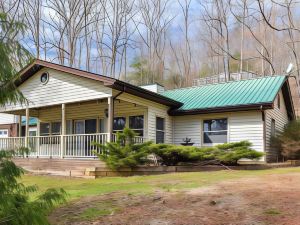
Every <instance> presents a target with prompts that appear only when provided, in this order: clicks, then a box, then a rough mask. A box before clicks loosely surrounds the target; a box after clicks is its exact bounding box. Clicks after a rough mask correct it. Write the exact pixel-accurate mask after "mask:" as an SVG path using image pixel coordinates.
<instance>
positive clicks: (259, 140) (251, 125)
mask: <svg viewBox="0 0 300 225" xmlns="http://www.w3.org/2000/svg"><path fill="white" fill-rule="evenodd" d="M216 118H227V119H228V137H227V139H228V140H227V141H228V142H239V141H243V140H248V141H250V142H251V143H252V144H253V148H254V149H255V150H257V151H260V152H263V151H264V140H263V136H264V134H263V121H262V113H261V112H259V111H248V112H232V113H220V114H203V115H193V116H177V117H174V137H173V138H174V144H180V143H182V139H183V138H185V137H189V138H191V139H192V140H191V141H192V142H194V145H196V146H204V144H203V128H202V126H203V120H205V119H216Z"/></svg>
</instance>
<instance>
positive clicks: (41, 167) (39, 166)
mask: <svg viewBox="0 0 300 225" xmlns="http://www.w3.org/2000/svg"><path fill="white" fill-rule="evenodd" d="M13 161H14V162H15V164H16V165H17V166H19V167H22V168H23V169H25V170H27V171H29V172H31V173H34V174H40V175H57V176H72V177H86V176H85V170H86V169H87V168H91V167H105V164H104V162H101V161H100V160H99V159H43V158H15V159H14V160H13Z"/></svg>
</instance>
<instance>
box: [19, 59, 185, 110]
mask: <svg viewBox="0 0 300 225" xmlns="http://www.w3.org/2000/svg"><path fill="white" fill-rule="evenodd" d="M43 68H51V69H54V70H57V71H61V72H65V73H69V74H71V75H74V76H80V77H85V78H88V79H92V80H95V81H100V82H103V84H104V86H106V87H109V88H112V89H115V90H118V91H121V92H125V93H128V94H132V95H135V96H139V97H142V98H144V99H148V100H150V101H154V102H157V103H160V104H163V105H166V106H169V107H171V108H178V107H180V106H182V105H183V104H182V103H181V102H178V101H176V100H174V99H172V98H168V97H166V96H163V95H160V94H157V93H154V92H152V91H148V90H146V89H144V88H141V87H138V86H135V85H132V84H129V83H126V82H124V81H121V80H118V79H115V78H111V77H107V76H104V75H100V74H95V73H91V72H87V71H83V70H79V69H75V68H71V67H67V66H63V65H59V64H55V63H51V62H47V61H43V60H39V59H36V60H34V61H33V62H32V63H30V64H29V65H28V66H26V67H25V68H24V69H23V70H21V71H20V72H19V74H20V76H19V78H18V79H17V80H16V82H15V83H16V85H17V86H19V85H21V84H22V83H24V82H25V81H26V80H27V79H29V78H30V77H31V76H33V75H34V74H35V73H37V72H38V71H40V70H41V69H43Z"/></svg>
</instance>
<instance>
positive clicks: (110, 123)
mask: <svg viewBox="0 0 300 225" xmlns="http://www.w3.org/2000/svg"><path fill="white" fill-rule="evenodd" d="M113 101H114V99H113V97H108V118H107V123H108V124H107V132H108V139H107V141H112V133H113V123H114V102H113Z"/></svg>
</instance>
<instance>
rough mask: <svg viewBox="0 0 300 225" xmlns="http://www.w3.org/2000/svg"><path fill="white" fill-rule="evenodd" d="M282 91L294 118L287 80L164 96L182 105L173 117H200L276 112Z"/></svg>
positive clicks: (255, 81) (211, 87)
mask: <svg viewBox="0 0 300 225" xmlns="http://www.w3.org/2000/svg"><path fill="white" fill-rule="evenodd" d="M282 87H284V88H283V92H284V96H285V101H286V103H287V107H288V110H289V111H290V113H291V114H294V110H293V107H292V102H291V99H290V97H289V96H288V95H290V93H289V87H288V83H287V77H286V76H269V77H261V78H256V79H250V80H240V81H230V82H226V83H218V84H210V85H205V86H200V87H190V88H182V89H174V90H169V91H166V92H164V93H163V95H164V96H165V97H168V98H172V99H174V100H176V101H180V102H182V103H183V105H182V106H181V107H179V108H178V109H176V110H172V112H171V114H172V115H179V114H181V115H182V114H199V113H208V112H224V111H237V110H241V109H244V110H250V109H268V108H273V102H274V99H275V97H276V95H277V94H278V92H279V90H280V89H281V88H282ZM290 116H292V117H293V115H290Z"/></svg>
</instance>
